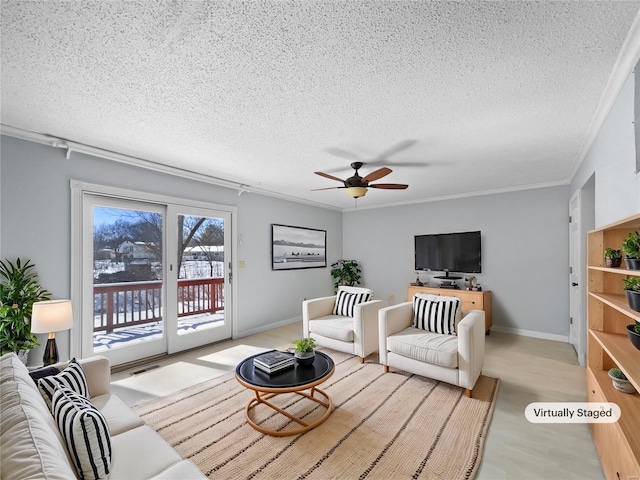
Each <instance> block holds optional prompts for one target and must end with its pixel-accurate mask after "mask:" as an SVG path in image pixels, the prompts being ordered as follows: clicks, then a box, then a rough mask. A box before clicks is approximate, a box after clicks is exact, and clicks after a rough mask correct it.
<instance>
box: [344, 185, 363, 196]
mask: <svg viewBox="0 0 640 480" xmlns="http://www.w3.org/2000/svg"><path fill="white" fill-rule="evenodd" d="M345 192H347V195H349V196H350V197H353V198H360V197H364V196H365V195H366V194H367V188H366V187H347V188H345Z"/></svg>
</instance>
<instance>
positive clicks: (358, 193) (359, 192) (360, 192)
mask: <svg viewBox="0 0 640 480" xmlns="http://www.w3.org/2000/svg"><path fill="white" fill-rule="evenodd" d="M362 165H364V164H363V163H362V162H353V163H352V164H351V168H353V169H354V170H355V171H356V173H355V175H353V176H352V177H349V178H347V179H346V180H342V179H341V178H338V177H334V176H333V175H329V174H328V173H324V172H314V173H315V174H316V175H320V176H321V177H325V178H329V179H331V180H336V181H338V182H342V183H343V186H342V187H328V188H316V189H314V191H317V190H332V189H334V188H344V189H346V190H345V191H346V192H347V194H348V195H350V196H351V197H353V198H359V197H364V196H365V195H366V193H367V189H368V188H380V189H383V190H405V189H406V188H407V187H409V185H404V184H402V183H373V184H371V183H369V182H373V181H375V180H379V179H381V178H382V177H386V176H387V175H389V174H390V173H391V172H392V170H391V169H390V168H387V167H382V168H379V169H378V170H374V171H373V172H371V173H370V174H369V175H366V176H365V177H361V176H360V175H358V170H359V169H360V168H362Z"/></svg>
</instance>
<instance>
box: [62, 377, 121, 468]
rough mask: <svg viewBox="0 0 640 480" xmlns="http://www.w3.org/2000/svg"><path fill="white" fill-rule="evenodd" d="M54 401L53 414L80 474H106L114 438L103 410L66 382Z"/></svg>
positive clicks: (109, 464)
mask: <svg viewBox="0 0 640 480" xmlns="http://www.w3.org/2000/svg"><path fill="white" fill-rule="evenodd" d="M52 405H53V410H52V411H53V418H54V419H55V421H56V424H57V425H58V429H59V430H60V433H61V434H62V438H64V440H65V442H66V444H67V450H68V452H69V456H70V457H71V460H72V461H73V464H74V465H75V467H76V472H77V473H78V477H80V478H82V479H98V478H104V477H106V476H107V475H108V474H109V469H110V467H111V438H110V435H109V426H108V425H107V421H106V419H105V418H104V416H103V415H102V413H100V411H99V410H98V409H97V408H96V407H95V406H94V405H93V404H92V403H91V402H90V401H89V400H87V399H86V398H85V397H83V396H82V395H79V394H77V393H76V392H74V391H73V390H71V389H70V388H67V387H64V386H58V387H57V388H56V389H55V391H54V393H53V399H52Z"/></svg>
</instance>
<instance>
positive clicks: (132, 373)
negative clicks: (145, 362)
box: [131, 365, 160, 376]
mask: <svg viewBox="0 0 640 480" xmlns="http://www.w3.org/2000/svg"><path fill="white" fill-rule="evenodd" d="M156 368H160V365H151V366H149V367H145V368H143V369H142V370H136V371H135V372H131V375H133V376H135V375H140V374H142V373H147V372H150V371H151V370H155V369H156Z"/></svg>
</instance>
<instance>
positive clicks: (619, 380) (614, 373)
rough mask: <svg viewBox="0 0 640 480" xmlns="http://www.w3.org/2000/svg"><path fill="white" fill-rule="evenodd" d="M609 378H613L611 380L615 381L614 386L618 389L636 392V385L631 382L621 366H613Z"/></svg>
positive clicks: (625, 391)
mask: <svg viewBox="0 0 640 480" xmlns="http://www.w3.org/2000/svg"><path fill="white" fill-rule="evenodd" d="M609 378H611V382H612V383H613V387H614V388H615V389H616V390H619V391H621V392H624V393H636V389H635V387H634V386H633V385H632V384H631V382H630V381H629V380H628V379H627V377H626V376H625V374H624V373H622V370H620V369H619V368H612V369H610V370H609Z"/></svg>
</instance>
